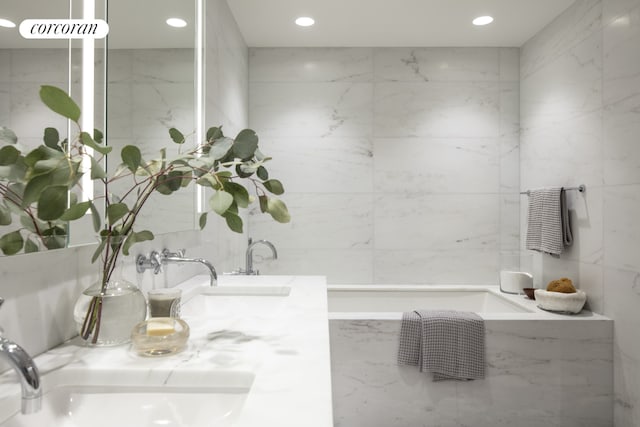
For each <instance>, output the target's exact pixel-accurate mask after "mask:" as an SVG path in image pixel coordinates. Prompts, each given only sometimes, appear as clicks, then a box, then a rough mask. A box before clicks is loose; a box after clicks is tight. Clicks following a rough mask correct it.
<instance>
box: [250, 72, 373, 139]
mask: <svg viewBox="0 0 640 427" xmlns="http://www.w3.org/2000/svg"><path fill="white" fill-rule="evenodd" d="M249 91H250V92H251V100H250V106H249V115H250V116H251V127H252V128H253V129H257V130H258V131H259V132H260V134H262V135H268V136H289V137H323V138H326V137H329V136H331V137H367V136H369V135H371V125H372V120H373V118H372V112H371V105H372V95H373V94H372V87H371V84H370V83H251V85H250V88H249Z"/></svg>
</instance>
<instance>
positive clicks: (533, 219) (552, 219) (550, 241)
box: [527, 188, 573, 257]
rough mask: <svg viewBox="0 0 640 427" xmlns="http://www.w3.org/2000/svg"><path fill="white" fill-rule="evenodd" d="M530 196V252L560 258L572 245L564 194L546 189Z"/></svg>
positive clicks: (528, 222) (528, 218)
mask: <svg viewBox="0 0 640 427" xmlns="http://www.w3.org/2000/svg"><path fill="white" fill-rule="evenodd" d="M528 194H529V209H528V212H527V249H530V250H534V251H538V252H543V253H547V254H550V255H552V256H556V257H558V256H560V254H561V253H562V252H563V251H564V249H565V247H568V246H571V244H572V243H573V235H572V234H571V224H570V222H569V209H568V208H567V200H566V195H565V191H564V189H562V188H543V189H538V190H531V191H529V193H528Z"/></svg>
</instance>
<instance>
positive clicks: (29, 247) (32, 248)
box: [24, 238, 40, 254]
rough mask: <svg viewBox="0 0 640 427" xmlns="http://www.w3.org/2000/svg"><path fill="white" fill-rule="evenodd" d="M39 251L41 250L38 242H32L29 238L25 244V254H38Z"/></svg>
mask: <svg viewBox="0 0 640 427" xmlns="http://www.w3.org/2000/svg"><path fill="white" fill-rule="evenodd" d="M39 250H40V248H38V244H37V243H36V242H34V241H33V240H31V239H30V238H27V240H25V242H24V253H25V254H31V253H34V252H38V251H39Z"/></svg>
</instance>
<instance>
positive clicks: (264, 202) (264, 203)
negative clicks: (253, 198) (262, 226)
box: [258, 196, 269, 213]
mask: <svg viewBox="0 0 640 427" xmlns="http://www.w3.org/2000/svg"><path fill="white" fill-rule="evenodd" d="M258 200H259V201H260V212H262V213H265V212H267V209H269V198H268V197H267V196H258Z"/></svg>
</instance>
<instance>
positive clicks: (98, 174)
mask: <svg viewBox="0 0 640 427" xmlns="http://www.w3.org/2000/svg"><path fill="white" fill-rule="evenodd" d="M106 177H107V173H106V172H105V171H104V169H102V166H100V163H99V162H98V161H97V160H96V159H95V158H94V157H93V156H91V179H105V178H106Z"/></svg>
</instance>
